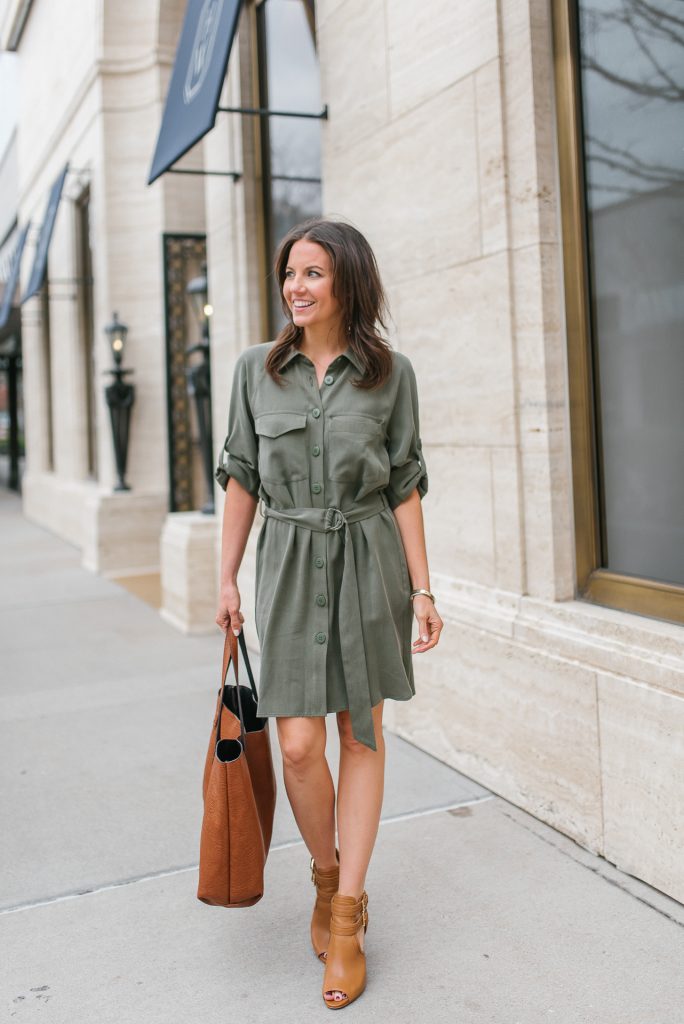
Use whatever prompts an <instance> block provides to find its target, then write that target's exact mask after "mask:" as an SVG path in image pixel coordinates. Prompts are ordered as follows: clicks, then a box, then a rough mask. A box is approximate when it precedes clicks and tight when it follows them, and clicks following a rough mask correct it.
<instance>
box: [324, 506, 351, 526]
mask: <svg viewBox="0 0 684 1024" xmlns="http://www.w3.org/2000/svg"><path fill="white" fill-rule="evenodd" d="M325 515H326V525H327V527H328V529H329V530H341V529H342V527H343V526H344V524H345V522H346V520H345V518H344V512H342V510H341V509H339V508H335V506H334V505H331V506H330V508H327V509H326V510H325Z"/></svg>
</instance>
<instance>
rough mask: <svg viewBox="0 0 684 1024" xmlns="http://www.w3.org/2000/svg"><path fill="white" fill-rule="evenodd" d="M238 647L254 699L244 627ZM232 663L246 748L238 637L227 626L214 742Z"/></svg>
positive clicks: (257, 697) (219, 730) (218, 729)
mask: <svg viewBox="0 0 684 1024" xmlns="http://www.w3.org/2000/svg"><path fill="white" fill-rule="evenodd" d="M239 640H240V647H241V648H242V654H243V657H244V659H245V668H246V669H247V675H248V676H249V682H250V685H251V687H252V693H253V694H254V699H255V700H258V699H259V694H258V693H257V689H256V686H255V684H254V676H253V674H252V666H251V665H250V663H249V655H248V654H247V642H246V640H245V635H244V627H243V628H242V629H241V630H240V634H239ZM231 662H232V664H233V673H234V675H235V687H236V690H237V705H238V717H239V719H240V741H241V743H242V746H243V749H244V750H247V732H246V730H245V719H244V714H243V711H242V698H241V696H240V681H239V678H238V637H236V636H235V634H234V633H233V630H232V629H231V627H230V626H229V627H228V629H227V630H226V638H225V640H224V643H223V667H222V669H221V696H220V699H219V711H218V716H217V719H216V741H215V743H214V747H216V743H218V741H219V737H220V735H221V715H222V714H223V694H224V691H225V688H226V679H227V677H228V669H229V667H230V664H231Z"/></svg>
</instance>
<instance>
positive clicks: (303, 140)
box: [257, 0, 322, 336]
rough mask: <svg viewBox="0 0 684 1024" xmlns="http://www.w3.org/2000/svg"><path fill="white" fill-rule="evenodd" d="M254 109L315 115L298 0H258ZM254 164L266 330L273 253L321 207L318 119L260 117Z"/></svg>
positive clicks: (272, 322) (277, 316)
mask: <svg viewBox="0 0 684 1024" xmlns="http://www.w3.org/2000/svg"><path fill="white" fill-rule="evenodd" d="M257 49H258V59H259V106H260V107H262V108H264V109H269V110H282V111H293V112H297V113H310V114H312V115H318V114H320V112H321V105H322V104H321V90H320V81H319V72H318V56H317V54H316V36H315V25H314V10H313V4H312V3H311V2H305V0H262V2H261V3H260V4H259V6H258V7H257ZM260 123H261V161H262V169H263V170H262V182H263V192H264V194H263V210H264V235H265V246H264V250H265V255H266V260H267V268H266V272H267V274H268V281H269V283H270V290H269V297H268V307H269V310H268V312H269V331H270V333H271V335H272V336H275V334H276V333H277V331H278V330H279V329H280V327H281V326H282V324H283V313H282V310H281V306H280V296H279V294H278V289H277V284H276V282H275V281H274V280H273V275H272V263H273V255H274V253H275V250H276V248H277V246H278V243H279V242H280V240H281V239H282V238H283V236H284V235H285V234H286V233H287V231H288V230H289V229H290V228H291V227H292V226H293V225H295V224H298V223H299V222H300V221H302V220H305V219H306V218H307V217H313V216H316V215H318V214H319V213H320V212H321V123H320V120H319V119H318V118H317V117H316V116H313V117H306V118H299V117H266V116H262V117H261V118H260Z"/></svg>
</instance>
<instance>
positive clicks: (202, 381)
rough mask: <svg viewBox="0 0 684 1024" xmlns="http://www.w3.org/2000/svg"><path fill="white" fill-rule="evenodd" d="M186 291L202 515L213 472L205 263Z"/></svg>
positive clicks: (209, 510)
mask: <svg viewBox="0 0 684 1024" xmlns="http://www.w3.org/2000/svg"><path fill="white" fill-rule="evenodd" d="M185 291H186V294H187V295H188V297H189V298H190V302H191V304H192V307H193V311H194V313H195V316H196V318H197V322H198V323H199V327H200V331H201V335H202V338H201V341H199V342H198V343H197V344H196V345H191V346H190V347H189V348H188V349H187V350H186V355H188V356H190V355H192V354H193V353H195V352H200V353H201V354H202V359H201V361H200V362H198V363H195V365H194V366H188V368H187V369H186V371H185V372H186V376H187V381H188V394H189V395H190V396H191V397H192V398H194V400H195V409H196V411H197V425H198V428H199V443H200V455H201V458H202V469H203V470H204V479H205V484H206V493H207V500H206V501H205V503H204V505H203V506H202V512H203V513H205V515H213V514H214V473H213V468H214V467H213V440H212V430H211V366H210V361H209V318H210V316H211V315H212V313H213V312H214V311H213V309H212V307H211V306H210V305H209V302H208V290H207V265H206V263H203V264H202V270H201V273H200V274H199V276H198V277H193V279H192V280H191V281H190V282H188V285H187V286H186V289H185Z"/></svg>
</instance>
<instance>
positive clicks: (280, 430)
mask: <svg viewBox="0 0 684 1024" xmlns="http://www.w3.org/2000/svg"><path fill="white" fill-rule="evenodd" d="M305 426H306V413H305V412H264V413H262V414H261V416H256V417H255V419H254V429H255V430H256V432H257V434H262V435H263V436H264V437H280V435H281V434H286V433H287V432H288V430H299V429H301V428H302V427H305Z"/></svg>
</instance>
